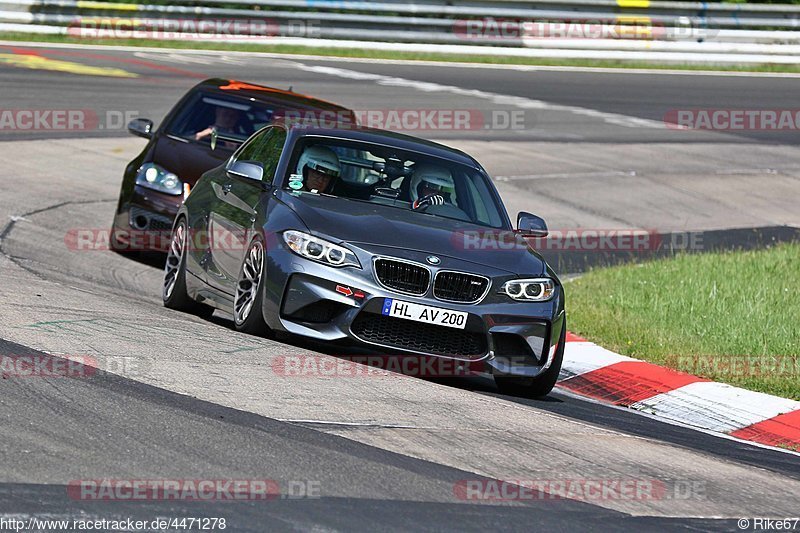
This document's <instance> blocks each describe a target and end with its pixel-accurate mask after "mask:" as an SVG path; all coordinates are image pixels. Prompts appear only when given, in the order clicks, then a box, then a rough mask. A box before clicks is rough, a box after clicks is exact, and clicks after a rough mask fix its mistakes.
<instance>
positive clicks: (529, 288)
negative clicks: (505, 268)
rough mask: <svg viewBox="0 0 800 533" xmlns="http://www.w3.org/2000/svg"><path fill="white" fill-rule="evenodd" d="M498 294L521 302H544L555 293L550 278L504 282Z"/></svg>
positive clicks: (553, 282)
mask: <svg viewBox="0 0 800 533" xmlns="http://www.w3.org/2000/svg"><path fill="white" fill-rule="evenodd" d="M500 292H502V293H504V294H505V295H506V296H508V297H509V298H511V299H512V300H517V301H521V302H546V301H547V300H549V299H550V298H552V297H553V295H554V294H555V292H556V282H555V281H553V280H552V279H550V278H530V279H512V280H509V281H506V282H505V283H504V284H503V286H502V287H501V288H500Z"/></svg>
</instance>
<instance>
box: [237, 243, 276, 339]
mask: <svg viewBox="0 0 800 533" xmlns="http://www.w3.org/2000/svg"><path fill="white" fill-rule="evenodd" d="M265 271H266V251H265V249H264V243H263V242H262V241H261V240H260V239H255V240H253V242H251V243H250V247H249V248H248V249H247V253H246V254H245V256H244V261H242V268H241V269H239V279H238V280H237V282H236V296H235V298H234V300H233V323H234V325H235V326H236V329H237V330H239V331H242V332H244V333H249V334H251V335H259V336H270V334H271V330H270V329H269V327H268V326H267V323H266V321H265V320H264V309H263V303H264V286H265V285H266V279H265V278H266V276H265V275H264V272H265Z"/></svg>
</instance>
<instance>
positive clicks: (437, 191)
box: [410, 164, 455, 209]
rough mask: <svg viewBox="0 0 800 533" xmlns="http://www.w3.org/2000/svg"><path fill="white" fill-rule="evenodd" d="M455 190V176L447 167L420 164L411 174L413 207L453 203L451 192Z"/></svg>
mask: <svg viewBox="0 0 800 533" xmlns="http://www.w3.org/2000/svg"><path fill="white" fill-rule="evenodd" d="M454 190H455V183H454V182H453V176H452V175H451V174H450V171H449V170H447V169H446V168H443V167H439V166H436V165H426V164H420V165H417V166H416V167H415V168H414V174H413V175H412V176H411V190H410V192H411V202H412V203H411V207H412V208H413V209H419V208H420V207H424V206H426V205H443V204H445V203H448V204H452V203H453V200H452V198H451V196H450V195H451V192H450V191H454Z"/></svg>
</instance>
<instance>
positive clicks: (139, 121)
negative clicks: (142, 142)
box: [128, 118, 153, 139]
mask: <svg viewBox="0 0 800 533" xmlns="http://www.w3.org/2000/svg"><path fill="white" fill-rule="evenodd" d="M128 133H130V134H131V135H136V136H137V137H144V138H145V139H152V138H153V121H152V120H150V119H147V118H135V119H133V120H131V121H130V122H128Z"/></svg>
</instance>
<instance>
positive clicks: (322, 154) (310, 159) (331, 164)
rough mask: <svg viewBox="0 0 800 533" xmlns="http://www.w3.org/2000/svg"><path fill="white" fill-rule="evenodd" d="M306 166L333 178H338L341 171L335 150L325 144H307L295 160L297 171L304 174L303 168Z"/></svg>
mask: <svg viewBox="0 0 800 533" xmlns="http://www.w3.org/2000/svg"><path fill="white" fill-rule="evenodd" d="M306 166H307V167H308V168H310V169H311V170H316V171H317V172H321V173H322V174H327V175H328V176H332V177H334V178H338V177H339V175H340V174H341V173H342V167H341V165H340V164H339V157H338V156H337V155H336V152H334V151H333V150H331V149H330V148H327V147H325V146H309V147H308V148H306V149H305V151H304V152H303V155H301V156H300V160H299V161H298V162H297V173H298V174H300V175H301V176H305V174H304V173H303V170H304V169H305V167H306Z"/></svg>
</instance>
